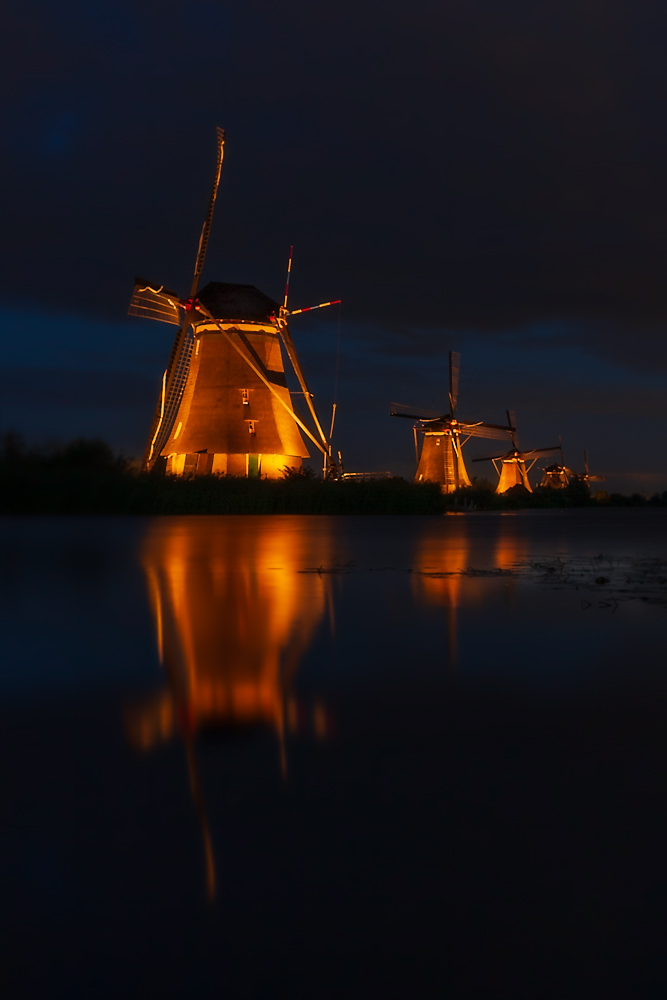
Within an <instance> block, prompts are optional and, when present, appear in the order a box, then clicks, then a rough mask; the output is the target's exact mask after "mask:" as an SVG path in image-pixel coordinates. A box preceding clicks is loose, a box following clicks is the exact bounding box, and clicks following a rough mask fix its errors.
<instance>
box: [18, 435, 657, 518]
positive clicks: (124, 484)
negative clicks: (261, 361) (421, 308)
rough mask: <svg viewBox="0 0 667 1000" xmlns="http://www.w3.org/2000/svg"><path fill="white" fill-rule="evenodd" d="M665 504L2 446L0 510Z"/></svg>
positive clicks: (89, 449) (85, 447) (316, 510)
mask: <svg viewBox="0 0 667 1000" xmlns="http://www.w3.org/2000/svg"><path fill="white" fill-rule="evenodd" d="M600 505H605V506H630V507H640V506H652V507H655V506H658V507H662V506H667V492H665V493H662V494H660V495H658V494H656V495H655V496H654V497H652V498H651V499H650V500H646V499H645V498H644V497H642V496H640V495H639V494H633V495H632V496H630V497H625V496H622V495H621V494H612V495H611V496H609V497H605V498H604V500H601V501H598V500H595V499H592V498H591V496H590V494H589V491H588V489H587V487H586V485H585V484H584V483H578V482H574V483H571V484H570V485H569V486H568V487H567V488H566V489H564V490H552V489H537V490H535V492H534V493H528V492H527V491H525V490H524V489H522V488H521V489H515V490H514V491H510V492H509V493H506V494H504V495H503V496H498V494H496V493H495V492H494V491H493V487H492V485H491V484H490V483H488V482H481V483H475V484H474V485H473V486H471V487H465V488H463V489H459V490H457V491H456V492H455V493H451V494H448V495H443V494H442V493H441V492H440V488H439V486H438V485H437V483H408V482H407V481H406V480H405V479H400V478H392V479H378V480H370V481H355V480H345V481H342V482H332V481H323V480H321V479H319V478H318V477H317V476H311V475H310V474H309V472H308V471H306V472H304V474H302V475H295V474H292V475H288V476H287V477H286V478H285V479H282V480H275V479H273V480H267V479H241V478H234V477H231V476H223V477H218V476H200V477H197V478H195V479H182V478H179V477H173V476H160V475H147V474H143V473H139V472H137V471H136V469H135V468H133V466H132V463H131V462H130V461H128V460H127V459H126V458H124V457H123V456H119V455H115V454H114V452H113V451H112V450H111V448H109V446H108V445H107V444H106V443H105V442H103V441H96V440H85V439H79V440H77V441H72V442H70V443H69V444H66V445H61V446H57V445H51V446H46V447H43V448H41V449H29V448H27V447H26V446H25V445H24V444H23V443H22V441H21V440H20V438H18V437H17V436H16V435H11V434H10V435H5V437H4V439H3V440H2V441H1V442H0V513H2V514H442V513H445V512H447V511H455V510H500V511H502V510H520V509H525V508H551V507H589V506H600Z"/></svg>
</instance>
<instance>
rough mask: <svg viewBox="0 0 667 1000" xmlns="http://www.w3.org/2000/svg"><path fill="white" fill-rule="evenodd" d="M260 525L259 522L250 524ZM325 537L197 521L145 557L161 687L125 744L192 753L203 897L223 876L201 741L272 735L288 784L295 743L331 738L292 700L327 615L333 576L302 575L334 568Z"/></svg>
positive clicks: (150, 545) (157, 534) (318, 714)
mask: <svg viewBox="0 0 667 1000" xmlns="http://www.w3.org/2000/svg"><path fill="white" fill-rule="evenodd" d="M251 522H252V523H251ZM329 545H330V543H329V540H328V536H327V535H324V536H323V535H321V534H316V537H315V538H314V540H313V541H310V540H309V539H307V538H304V537H301V536H299V535H298V534H297V535H296V536H295V533H294V530H293V526H292V525H289V524H287V523H284V524H276V523H274V522H271V523H268V522H266V523H264V524H262V523H259V522H257V521H256V520H255V519H253V518H241V519H240V520H239V519H236V520H235V521H234V523H231V522H230V523H227V522H225V523H222V522H219V523H218V524H216V525H214V526H213V527H211V525H210V524H204V523H203V521H201V519H197V518H195V519H191V520H190V521H189V522H188V523H187V524H183V523H180V522H179V523H178V524H174V523H167V522H165V523H160V524H158V523H156V524H154V525H153V526H151V528H150V530H149V531H148V533H147V536H146V538H145V540H144V543H143V546H142V556H141V561H142V564H143V568H144V571H145V573H146V578H147V583H148V587H149V595H150V600H151V606H152V611H153V617H154V620H155V628H156V633H157V644H158V653H159V658H160V662H161V663H162V665H163V666H164V669H165V678H164V683H163V684H162V685H161V686H160V687H159V688H158V689H157V690H156V691H154V692H152V693H150V694H148V695H147V696H145V697H144V698H142V699H141V700H139V701H137V702H135V703H134V704H132V705H131V706H128V708H127V710H126V727H127V734H128V738H129V739H130V741H131V743H132V744H133V745H134V746H135V747H137V748H138V749H141V750H144V751H148V750H150V749H151V748H153V747H155V746H157V745H159V744H160V743H164V742H167V741H168V740H170V739H172V738H173V737H174V736H178V737H180V738H181V739H182V740H183V742H184V744H185V750H186V754H187V763H188V773H189V778H190V788H191V793H192V799H193V803H194V806H195V809H196V811H197V815H198V817H199V822H200V826H201V832H202V840H203V845H204V854H205V859H206V874H207V886H208V892H209V895H210V896H213V895H215V886H216V876H215V864H214V858H213V848H212V839H211V834H210V830H209V824H208V819H207V815H206V810H205V808H204V797H203V790H202V784H201V779H200V776H199V770H198V764H197V756H196V745H197V737H198V735H199V734H200V733H204V732H207V731H212V730H215V731H218V732H220V731H227V732H232V731H233V732H236V731H240V730H248V729H252V728H255V727H266V728H269V729H271V730H273V732H274V733H275V734H276V737H277V744H278V747H279V752H280V761H281V769H282V771H283V774H285V773H286V737H287V734H288V733H296V732H303V731H304V730H305V729H307V730H311V731H312V732H313V733H314V735H315V736H316V737H318V738H321V739H322V738H325V737H326V736H327V735H328V732H329V728H330V722H331V719H330V716H329V715H328V713H327V711H326V709H325V707H324V705H323V704H322V703H321V702H319V701H316V702H315V703H314V704H312V705H310V706H309V707H308V709H306V708H305V707H304V706H303V705H302V704H298V703H297V700H296V698H295V695H294V682H295V678H296V674H297V671H298V668H299V666H300V663H301V660H302V659H303V657H304V655H305V653H306V651H307V649H308V648H309V646H310V644H311V643H312V641H313V637H314V635H315V632H316V629H317V628H318V626H319V624H320V622H321V621H322V619H323V618H324V616H325V614H326V612H327V606H328V603H329V599H330V597H331V593H330V584H331V577H330V576H326V575H321V574H319V575H318V574H312V575H311V574H304V573H303V572H301V568H302V567H303V566H304V565H306V564H307V563H309V562H315V563H316V564H317V565H322V564H323V563H327V562H329V561H330V548H329Z"/></svg>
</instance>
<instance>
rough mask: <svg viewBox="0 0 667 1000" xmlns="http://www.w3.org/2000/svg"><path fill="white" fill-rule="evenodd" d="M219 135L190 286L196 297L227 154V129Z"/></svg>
mask: <svg viewBox="0 0 667 1000" xmlns="http://www.w3.org/2000/svg"><path fill="white" fill-rule="evenodd" d="M216 131H217V136H218V157H217V160H216V164H215V177H214V178H213V189H212V190H211V198H210V200H209V203H208V212H207V213H206V218H205V220H204V225H203V227H202V231H201V236H200V237H199V247H198V248H197V260H196V262H195V273H194V276H193V278H192V287H191V288H190V298H194V297H195V295H196V294H197V286H198V285H199V277H200V275H201V273H202V270H203V267H204V261H205V260H206V250H207V249H208V238H209V236H210V234H211V222H212V221H213V209H214V208H215V199H216V198H217V196H218V185H219V184H220V173H221V171H222V158H223V156H224V155H225V130H224V129H222V128H218V129H216Z"/></svg>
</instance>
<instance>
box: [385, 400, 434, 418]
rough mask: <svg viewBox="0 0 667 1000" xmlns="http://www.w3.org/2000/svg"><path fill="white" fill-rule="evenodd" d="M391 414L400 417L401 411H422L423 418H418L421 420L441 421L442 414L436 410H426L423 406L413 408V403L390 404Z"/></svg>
mask: <svg viewBox="0 0 667 1000" xmlns="http://www.w3.org/2000/svg"><path fill="white" fill-rule="evenodd" d="M389 405H390V406H391V408H392V409H391V412H392V413H393V414H394V415H395V416H399V415H400V413H401V411H402V412H403V413H414V412H415V410H420V411H421V414H422V415H421V417H419V418H417V419H419V420H440V419H441V414H439V413H436V411H435V410H425V409H424V408H423V407H421V406H413V405H412V404H411V403H390V404H389Z"/></svg>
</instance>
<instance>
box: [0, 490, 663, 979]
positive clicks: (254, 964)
mask: <svg viewBox="0 0 667 1000" xmlns="http://www.w3.org/2000/svg"><path fill="white" fill-rule="evenodd" d="M0 560H1V562H0V588H1V590H0V594H1V599H2V600H1V607H0V615H1V624H2V636H3V665H2V669H1V671H0V691H1V693H2V707H1V709H0V715H1V716H2V718H1V726H0V741H1V743H2V762H3V788H4V795H3V806H2V808H3V825H2V852H1V854H0V859H1V860H0V870H1V871H2V876H3V884H4V887H5V889H4V893H3V898H4V913H3V916H4V918H5V923H6V925H7V930H6V932H5V934H4V938H3V950H4V951H5V955H4V958H3V961H2V966H3V976H4V977H6V976H9V979H8V980H7V982H8V983H9V984H10V991H9V993H8V994H7V995H10V996H16V997H21V996H25V997H41V996H44V997H47V996H48V997H54V996H63V997H114V998H116V997H120V996H122V997H148V996H156V997H209V996H210V997H217V996H224V997H274V996H276V997H277V996H283V995H285V996H287V995H290V996H293V997H347V996H354V997H356V996H359V997H370V996H383V997H389V996H391V997H393V996H415V997H421V996H452V997H459V996H460V997H477V996H480V997H481V996H484V997H490V998H496V997H505V996H507V997H523V996H526V997H549V998H550V997H554V998H556V997H558V998H560V997H565V996H567V997H573V996H575V997H579V996H581V997H587V998H588V997H591V996H600V997H605V998H607V997H612V996H632V995H634V996H637V995H641V996H642V997H646V996H654V995H655V996H662V995H663V994H664V989H665V986H666V985H667V977H665V974H664V971H665V970H664V965H663V961H662V954H663V951H664V944H663V940H664V937H663V921H664V916H665V914H664V884H665V882H664V880H665V874H666V872H665V864H664V835H665V826H664V820H663V812H664V797H665V779H666V778H667V767H666V765H667V742H666V740H665V715H664V711H665V665H664V660H665V656H664V648H665V638H666V636H667V517H665V515H664V513H663V512H662V511H659V510H658V511H650V510H649V511H647V510H639V511H613V510H610V511H602V512H595V511H587V510H586V511H572V512H561V511H554V512H544V513H543V512H538V513H535V514H531V513H528V512H527V513H525V514H521V515H497V514H491V515H484V514H473V515H459V516H448V517H440V518H410V517H403V518H362V517H359V518H355V517H347V518H329V517H321V518H320V517H221V518H216V517H183V518H159V519H158V518H155V519H139V518H137V519H101V518H97V519H93V518H91V519H65V518H62V519H55V518H54V519H20V518H15V519H4V520H3V521H1V522H0ZM596 581H598V582H596Z"/></svg>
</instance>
